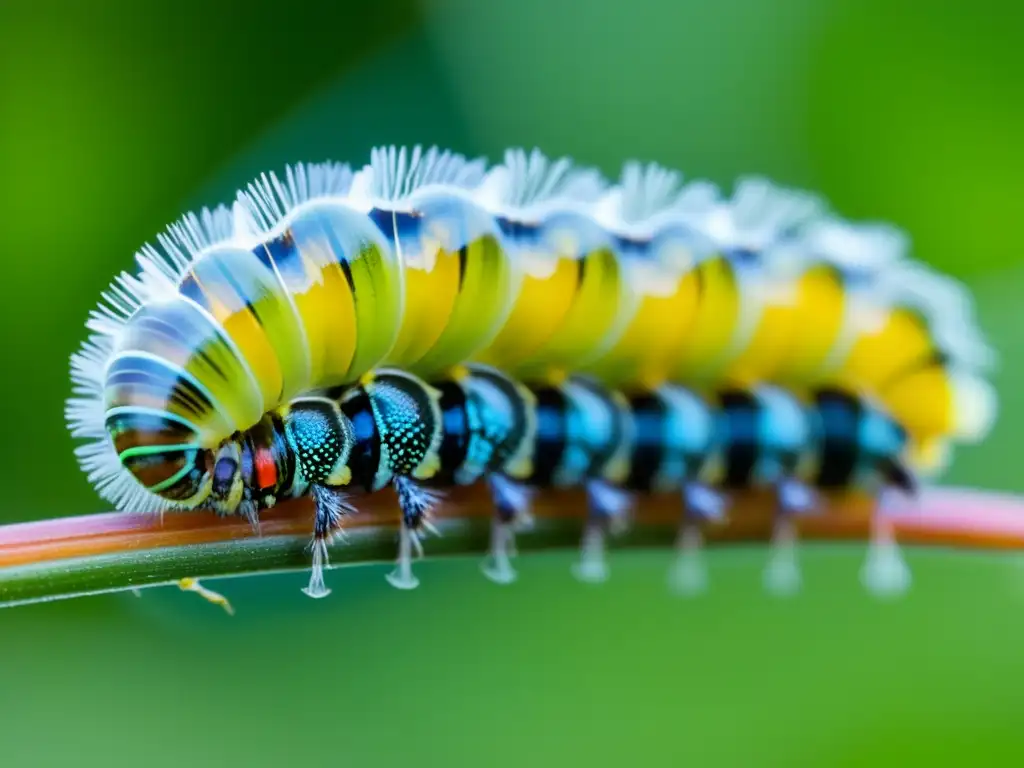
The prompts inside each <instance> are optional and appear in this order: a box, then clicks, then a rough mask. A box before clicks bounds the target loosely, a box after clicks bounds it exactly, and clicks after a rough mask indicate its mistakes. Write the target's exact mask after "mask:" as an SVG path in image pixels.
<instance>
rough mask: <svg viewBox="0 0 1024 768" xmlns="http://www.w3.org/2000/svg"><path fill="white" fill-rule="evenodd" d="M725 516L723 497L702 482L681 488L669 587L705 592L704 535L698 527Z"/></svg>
mask: <svg viewBox="0 0 1024 768" xmlns="http://www.w3.org/2000/svg"><path fill="white" fill-rule="evenodd" d="M724 517H725V497H723V496H722V495H721V494H719V493H716V492H715V491H713V490H711V489H710V488H708V487H707V486H706V485H704V484H703V483H687V484H686V485H685V486H684V487H683V520H682V523H681V525H680V526H679V538H678V539H677V540H676V551H677V555H676V561H675V563H674V564H673V566H672V569H671V570H670V571H669V586H670V587H671V588H672V589H673V591H675V592H678V593H679V594H683V595H696V594H699V593H701V592H704V591H705V590H706V589H707V585H708V575H707V566H706V565H705V564H704V558H703V552H702V550H703V546H704V535H703V533H702V532H701V526H702V525H703V524H704V523H705V522H709V521H715V522H717V521H721V520H723V519H724Z"/></svg>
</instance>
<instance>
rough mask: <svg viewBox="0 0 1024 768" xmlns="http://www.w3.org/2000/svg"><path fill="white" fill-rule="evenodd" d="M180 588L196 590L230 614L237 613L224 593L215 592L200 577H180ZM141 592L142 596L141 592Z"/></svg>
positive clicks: (190, 590) (204, 598) (184, 590)
mask: <svg viewBox="0 0 1024 768" xmlns="http://www.w3.org/2000/svg"><path fill="white" fill-rule="evenodd" d="M178 588H179V589H180V590H181V591H182V592H195V593H196V594H197V595H199V596H200V597H201V598H203V600H206V601H207V602H208V603H213V604H214V605H219V606H220V607H221V608H223V609H224V610H225V611H227V614H228V616H234V615H235V609H234V608H233V607H232V606H231V603H230V602H228V599H227V598H226V597H224V595H222V594H221V593H220V592H214V591H213V590H212V589H208V588H206V587H204V586H203V585H202V584H200V583H199V579H179V580H178ZM139 594H140V596H141V593H139Z"/></svg>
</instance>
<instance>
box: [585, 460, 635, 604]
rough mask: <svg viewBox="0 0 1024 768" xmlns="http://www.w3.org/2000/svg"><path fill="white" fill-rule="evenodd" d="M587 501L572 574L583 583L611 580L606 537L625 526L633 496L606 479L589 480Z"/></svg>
mask: <svg viewBox="0 0 1024 768" xmlns="http://www.w3.org/2000/svg"><path fill="white" fill-rule="evenodd" d="M587 504H588V509H589V514H588V516H587V523H586V526H585V527H584V529H583V541H582V543H581V544H580V560H579V562H578V563H576V565H575V566H573V575H574V576H575V577H576V578H577V579H579V580H580V581H582V582H586V583H589V584H599V583H601V582H604V581H607V580H608V562H607V558H606V556H605V539H606V537H607V535H608V533H609V531H612V532H614V531H615V530H617V529H621V528H622V527H623V526H624V525H625V517H626V514H627V513H628V512H629V510H630V508H631V507H632V504H633V498H632V496H631V495H630V494H629V493H628V492H627V491H624V490H622V489H621V488H616V487H615V486H614V485H611V484H610V483H607V482H605V481H604V480H589V481H588V482H587Z"/></svg>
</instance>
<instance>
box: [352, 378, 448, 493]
mask: <svg viewBox="0 0 1024 768" xmlns="http://www.w3.org/2000/svg"><path fill="white" fill-rule="evenodd" d="M365 390H366V394H367V395H368V396H369V398H370V403H371V404H372V407H373V412H374V416H375V418H376V421H377V430H378V432H379V433H380V439H381V447H382V452H384V451H386V452H387V462H388V466H389V468H390V469H391V471H392V472H393V473H394V474H396V475H412V474H414V473H415V472H416V471H417V470H418V469H421V468H422V467H424V466H426V465H429V464H431V463H433V464H435V465H436V466H435V467H434V471H436V469H437V466H439V465H440V462H439V458H438V456H437V452H438V449H439V448H440V445H441V437H442V429H441V414H440V409H439V407H438V404H437V402H436V401H435V400H434V395H433V394H432V392H431V390H430V388H429V386H428V385H427V384H426V383H424V382H422V381H420V380H419V379H417V378H415V377H413V376H410V375H408V374H401V373H384V372H382V373H378V374H377V375H376V376H375V377H374V378H373V380H372V381H370V382H368V383H367V384H366V385H365ZM430 474H433V471H432V472H430Z"/></svg>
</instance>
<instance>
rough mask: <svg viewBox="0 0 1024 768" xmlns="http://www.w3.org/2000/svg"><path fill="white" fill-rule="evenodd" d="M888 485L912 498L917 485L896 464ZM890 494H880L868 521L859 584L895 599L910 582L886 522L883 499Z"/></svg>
mask: <svg viewBox="0 0 1024 768" xmlns="http://www.w3.org/2000/svg"><path fill="white" fill-rule="evenodd" d="M889 480H890V483H891V484H892V485H893V486H894V490H898V491H901V492H903V493H905V494H907V495H908V496H911V497H913V496H915V495H916V493H917V484H916V482H915V481H914V478H913V477H912V476H911V475H910V473H909V472H907V471H906V470H905V469H904V468H903V467H901V466H898V465H896V464H894V465H893V467H892V468H891V469H890V471H889ZM892 492H893V491H889V492H887V493H884V494H882V496H881V498H880V499H879V502H878V508H877V509H876V511H875V513H874V516H873V517H872V520H871V541H870V543H869V544H868V553H867V559H866V560H865V561H864V565H863V567H862V568H861V572H860V580H861V583H862V584H863V585H864V587H865V588H866V589H867V590H868V591H869V592H871V593H872V594H875V595H878V596H879V597H897V596H899V595H902V594H904V593H905V592H906V591H907V590H908V589H910V584H911V581H912V577H911V573H910V567H909V566H908V565H907V564H906V561H904V559H903V554H902V553H901V552H900V547H899V544H897V543H896V536H895V533H894V531H893V528H892V523H891V522H890V521H889V520H887V519H886V516H885V507H886V499H887V498H890V497H891V494H892Z"/></svg>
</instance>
